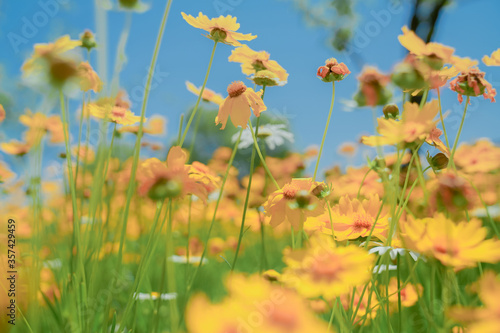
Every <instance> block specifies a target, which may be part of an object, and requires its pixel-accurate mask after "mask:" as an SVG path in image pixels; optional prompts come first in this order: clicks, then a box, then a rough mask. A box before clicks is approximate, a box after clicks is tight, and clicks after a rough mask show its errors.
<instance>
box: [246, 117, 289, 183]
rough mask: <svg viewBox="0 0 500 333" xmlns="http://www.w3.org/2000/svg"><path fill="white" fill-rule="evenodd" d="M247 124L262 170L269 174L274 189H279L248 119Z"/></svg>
mask: <svg viewBox="0 0 500 333" xmlns="http://www.w3.org/2000/svg"><path fill="white" fill-rule="evenodd" d="M248 124H249V125H250V126H249V127H250V132H251V133H252V138H253V144H254V146H255V149H256V150H257V154H258V155H259V158H260V162H261V163H262V166H263V167H264V170H266V172H267V175H268V176H269V178H271V181H272V182H273V184H274V186H276V189H278V190H279V189H281V188H280V186H279V185H278V182H277V181H276V179H274V177H273V174H272V173H271V171H270V170H269V168H268V167H267V163H266V160H265V159H264V156H262V152H261V151H260V148H259V144H258V143H257V137H256V136H255V133H254V131H253V127H252V122H251V121H250V120H249V121H248Z"/></svg>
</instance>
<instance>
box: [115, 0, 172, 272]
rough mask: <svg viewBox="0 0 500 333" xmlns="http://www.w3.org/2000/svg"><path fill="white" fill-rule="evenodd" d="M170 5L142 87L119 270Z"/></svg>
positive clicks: (169, 1) (124, 215) (169, 2)
mask: <svg viewBox="0 0 500 333" xmlns="http://www.w3.org/2000/svg"><path fill="white" fill-rule="evenodd" d="M171 5H172V0H168V2H167V5H166V6H165V11H164V13H163V18H162V21H161V25H160V29H159V31H158V37H157V38H156V44H155V48H154V51H153V57H152V59H151V65H150V66H149V72H148V79H147V81H146V85H145V87H144V99H143V101H142V108H141V120H140V122H139V130H138V131H137V139H136V141H135V147H134V159H133V161H132V170H131V173H130V180H129V184H128V190H127V198H126V201H125V207H124V211H123V215H122V216H123V218H122V221H121V224H122V230H121V234H120V245H119V248H118V268H121V264H122V257H123V244H124V242H125V234H126V232H127V221H128V212H129V209H130V202H131V201H132V196H133V195H134V192H135V178H136V172H137V167H138V164H139V155H140V152H141V139H142V131H143V127H144V119H145V118H146V117H145V115H146V107H147V104H148V98H149V92H150V90H151V82H152V80H153V73H154V68H155V66H156V60H157V58H158V52H159V51H160V45H161V40H162V38H163V33H164V31H165V25H166V23H167V18H168V13H169V12H170V6H171ZM119 271H120V270H119V269H118V272H119Z"/></svg>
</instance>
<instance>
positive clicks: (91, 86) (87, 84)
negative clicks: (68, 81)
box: [78, 61, 102, 93]
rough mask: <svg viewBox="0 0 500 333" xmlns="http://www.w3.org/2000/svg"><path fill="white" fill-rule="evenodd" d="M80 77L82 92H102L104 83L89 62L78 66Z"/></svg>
mask: <svg viewBox="0 0 500 333" xmlns="http://www.w3.org/2000/svg"><path fill="white" fill-rule="evenodd" d="M78 76H79V77H80V89H81V90H82V91H89V90H93V91H94V92H96V93H97V92H99V91H101V89H102V81H101V79H100V78H99V76H98V75H97V73H96V72H95V71H94V69H93V68H92V66H90V64H89V63H88V62H86V61H85V62H81V63H80V64H79V65H78Z"/></svg>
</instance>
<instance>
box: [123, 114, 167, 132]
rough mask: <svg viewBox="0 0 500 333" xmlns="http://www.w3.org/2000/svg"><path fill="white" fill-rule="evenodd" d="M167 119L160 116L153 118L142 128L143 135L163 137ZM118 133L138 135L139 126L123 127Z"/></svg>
mask: <svg viewBox="0 0 500 333" xmlns="http://www.w3.org/2000/svg"><path fill="white" fill-rule="evenodd" d="M166 122H167V121H166V119H165V118H164V117H162V116H160V115H155V116H152V117H151V118H150V119H149V120H148V122H146V123H145V124H144V126H143V127H142V133H145V134H150V135H162V134H163V133H165V124H166ZM118 132H120V133H134V134H137V133H138V132H139V126H138V125H132V126H122V127H121V128H120V129H119V130H118Z"/></svg>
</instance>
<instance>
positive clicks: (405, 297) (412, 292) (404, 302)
mask: <svg viewBox="0 0 500 333" xmlns="http://www.w3.org/2000/svg"><path fill="white" fill-rule="evenodd" d="M400 286H401V291H399V288H398V279H397V278H396V277H393V278H391V280H390V281H389V302H390V305H391V308H392V311H397V310H398V301H399V297H398V293H400V294H401V306H404V307H407V308H408V307H410V306H413V305H415V304H416V303H417V301H418V297H419V295H420V296H421V295H422V289H423V288H422V285H420V284H419V285H417V286H414V285H412V284H407V285H405V286H404V285H403V282H400ZM381 292H382V295H384V296H385V287H384V288H382V290H381Z"/></svg>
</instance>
